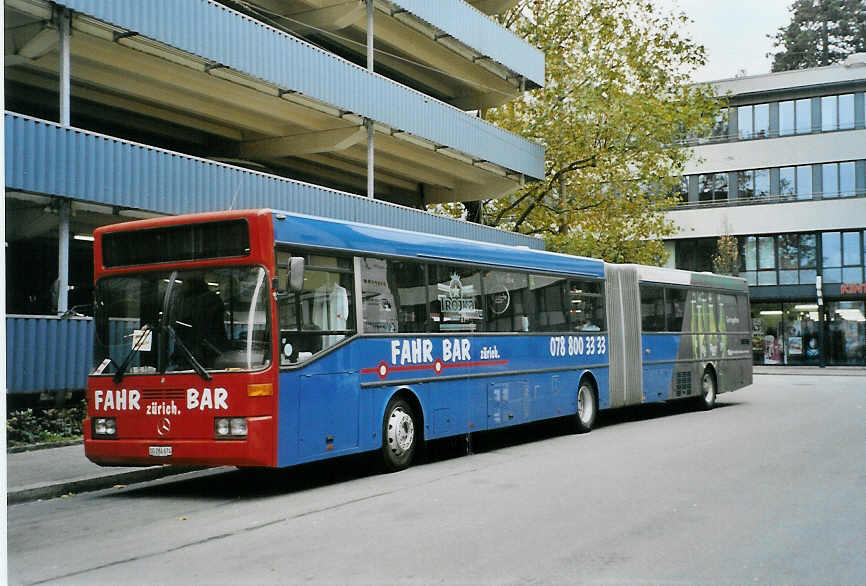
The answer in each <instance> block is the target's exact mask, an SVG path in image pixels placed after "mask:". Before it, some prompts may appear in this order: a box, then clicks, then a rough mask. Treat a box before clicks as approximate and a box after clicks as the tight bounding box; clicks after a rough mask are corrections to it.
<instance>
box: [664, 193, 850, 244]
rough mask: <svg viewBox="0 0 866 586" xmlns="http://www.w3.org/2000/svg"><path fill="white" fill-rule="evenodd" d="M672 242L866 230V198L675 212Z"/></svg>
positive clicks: (670, 214) (672, 215) (673, 214)
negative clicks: (820, 231) (807, 232)
mask: <svg viewBox="0 0 866 586" xmlns="http://www.w3.org/2000/svg"><path fill="white" fill-rule="evenodd" d="M666 216H667V217H668V218H669V219H671V220H673V222H674V224H676V225H677V226H678V227H679V231H678V232H677V233H676V234H675V235H674V236H671V237H670V238H671V239H681V238H706V237H716V236H719V235H720V234H725V233H728V234H734V235H739V234H775V233H782V232H805V231H819V230H845V229H852V228H866V198H862V197H860V198H855V199H830V200H825V201H798V202H790V203H775V204H764V205H743V206H729V207H718V208H703V209H687V210H673V211H670V212H668V213H667V214H666Z"/></svg>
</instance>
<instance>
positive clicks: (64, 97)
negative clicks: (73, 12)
mask: <svg viewBox="0 0 866 586" xmlns="http://www.w3.org/2000/svg"><path fill="white" fill-rule="evenodd" d="M58 20H59V22H58V24H59V27H58V29H59V32H60V124H61V126H69V94H70V91H69V78H70V74H69V41H70V36H71V34H70V23H69V20H70V16H69V11H68V10H66V9H59V12H58Z"/></svg>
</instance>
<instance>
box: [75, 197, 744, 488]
mask: <svg viewBox="0 0 866 586" xmlns="http://www.w3.org/2000/svg"><path fill="white" fill-rule="evenodd" d="M94 236H95V242H94V254H95V263H94V266H95V281H96V290H95V311H94V320H95V337H94V338H95V353H94V368H93V370H92V372H91V374H90V376H89V378H88V389H87V405H88V407H87V415H88V416H87V419H86V420H85V452H86V454H87V457H88V458H90V460H92V461H94V462H96V463H98V464H102V465H106V466H111V465H123V466H134V465H141V466H150V465H154V464H161V463H167V464H177V465H234V466H239V467H284V466H292V465H295V464H300V463H304V462H311V461H314V460H320V459H324V458H331V457H335V456H341V455H347V454H354V453H359V452H378V453H379V455H380V456H381V462H382V464H383V466H384V467H385V469H386V470H391V471H393V470H400V469H403V468H405V467H407V466H409V465H410V464H411V463H412V461H413V458H414V456H415V455H416V453H417V452H418V451H419V447H420V446H421V444H422V442H425V441H427V440H433V439H437V438H443V437H448V436H457V435H466V434H470V433H473V432H477V431H484V430H493V429H497V428H502V427H506V426H511V425H519V424H524V423H528V422H532V421H538V420H543V419H552V418H567V420H568V421H569V422H570V424H571V425H572V426H573V428H574V430H575V431H577V432H587V431H590V430H591V429H592V427H593V425H594V423H595V421H596V416H597V413H598V411H599V410H600V409H610V408H616V407H622V406H626V405H636V404H641V403H652V402H658V401H671V400H680V399H682V400H689V401H692V402H693V403H694V405H695V406H696V407H698V408H702V409H710V408H712V407H713V405H714V403H715V400H716V395H717V394H718V393H723V392H727V391H733V390H735V389H738V388H741V387H744V386H746V385H749V384H751V381H752V358H751V331H750V330H751V328H750V327H749V324H750V320H749V316H750V313H749V298H748V288H747V286H746V283H745V281H744V280H743V279H739V278H735V277H723V276H718V275H713V274H708V273H691V272H686V271H679V270H673V269H662V268H656V267H646V266H637V265H614V264H608V263H605V262H603V261H600V260H593V259H589V258H581V257H574V256H568V255H562V254H555V253H550V252H543V251H536V250H530V249H528V248H523V247H509V246H503V245H495V244H488V243H483V242H475V241H468V240H462V239H457V238H448V237H443V236H435V235H430V234H419V233H414V232H408V231H403V230H397V229H390V228H383V227H379V226H371V225H364V224H358V223H352V222H345V221H337V220H331V219H324V218H317V217H310V216H301V215H296V214H290V213H283V212H278V211H272V210H245V211H232V212H218V213H208V214H196V215H189V216H176V217H170V218H160V219H153V220H143V221H136V222H129V223H124V224H117V225H113V226H106V227H103V228H100V229H98V230H96V232H95V235H94Z"/></svg>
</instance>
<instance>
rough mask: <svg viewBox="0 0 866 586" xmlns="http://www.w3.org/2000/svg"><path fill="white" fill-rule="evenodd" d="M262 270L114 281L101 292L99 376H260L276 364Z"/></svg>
mask: <svg viewBox="0 0 866 586" xmlns="http://www.w3.org/2000/svg"><path fill="white" fill-rule="evenodd" d="M267 294H268V287H267V279H266V272H265V270H264V269H263V268H261V267H232V268H215V269H197V270H176V271H160V272H148V273H140V274H136V275H129V276H121V277H108V278H105V279H102V280H100V281H99V283H98V284H97V287H96V309H95V321H96V332H95V334H96V335H95V337H94V343H95V347H94V366H95V370H94V372H93V374H114V375H115V377H119V376H123V375H125V374H155V373H166V372H189V371H193V372H198V373H199V374H202V376H205V377H207V376H209V375H207V372H208V371H219V370H254V369H260V368H263V367H264V366H266V365H267V364H268V362H269V360H270V342H269V340H270V335H269V329H268V323H269V315H268V306H269V305H268V297H267Z"/></svg>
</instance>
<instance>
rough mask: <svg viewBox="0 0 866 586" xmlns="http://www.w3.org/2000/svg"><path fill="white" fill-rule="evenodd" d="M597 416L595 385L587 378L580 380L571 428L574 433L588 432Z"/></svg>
mask: <svg viewBox="0 0 866 586" xmlns="http://www.w3.org/2000/svg"><path fill="white" fill-rule="evenodd" d="M597 416H598V393H597V392H596V390H595V385H593V384H592V381H591V380H589V379H588V378H585V379H583V380H582V381H580V386H579V387H578V389H577V413H575V414H574V418H573V422H574V423H573V429H574V432H575V433H588V432H590V431H592V428H593V427H594V426H595V418H596V417H597Z"/></svg>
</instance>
